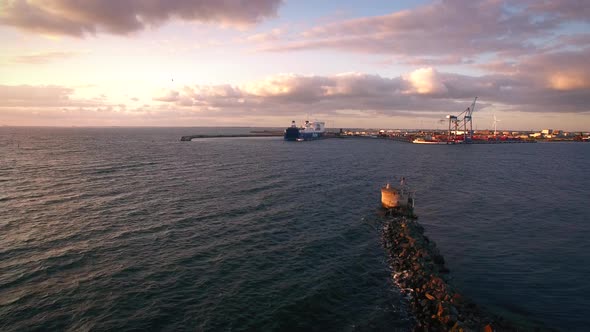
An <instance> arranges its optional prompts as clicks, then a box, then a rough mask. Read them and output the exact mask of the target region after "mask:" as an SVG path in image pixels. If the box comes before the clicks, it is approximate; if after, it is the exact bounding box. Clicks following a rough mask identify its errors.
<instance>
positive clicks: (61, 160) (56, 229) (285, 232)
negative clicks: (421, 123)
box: [0, 127, 590, 331]
mask: <svg viewBox="0 0 590 332" xmlns="http://www.w3.org/2000/svg"><path fill="white" fill-rule="evenodd" d="M249 130H250V129H244V128H237V129H236V128H233V129H232V128H226V129H207V128H193V129H187V128H185V129H153V128H151V129H148V128H144V129H122V128H111V129H97V128H95V129H89V128H81V129H78V128H70V129H49V128H45V129H44V128H6V127H5V128H0V155H1V156H2V157H1V159H0V330H2V331H24V330H106V329H111V330H118V331H123V330H168V331H178V330H191V331H195V330H197V331H200V330H203V331H218V330H238V331H239V330H317V331H324V330H333V331H342V330H344V331H368V330H385V329H389V330H394V329H400V330H406V329H408V328H409V327H410V326H411V321H410V315H409V314H408V313H407V309H406V307H405V301H404V300H403V298H402V296H401V295H400V294H399V292H398V290H397V289H396V288H395V286H393V285H392V283H391V281H390V276H389V271H388V268H387V264H386V262H385V254H384V251H383V250H382V248H381V247H380V244H379V236H380V234H379V227H380V225H379V217H378V211H379V209H378V206H379V198H380V196H379V195H380V194H379V187H380V185H382V184H383V183H384V182H385V181H386V180H388V179H391V178H393V177H394V176H399V175H404V176H406V177H407V178H408V179H409V182H410V184H411V185H412V187H413V188H415V189H416V190H417V194H416V196H417V213H418V214H419V215H420V222H421V223H422V224H423V225H424V226H425V228H426V232H427V235H429V236H430V237H431V238H432V239H434V240H435V241H436V242H437V243H438V245H439V247H440V249H441V251H442V252H443V254H444V255H445V258H446V260H447V263H448V265H449V267H450V269H451V275H452V276H453V278H454V280H453V282H454V283H455V284H456V285H457V286H459V287H460V289H461V290H462V291H463V293H465V294H466V295H467V296H469V297H471V298H472V299H474V300H475V301H476V302H477V303H479V304H481V305H484V306H487V307H489V308H491V309H492V310H494V311H496V312H500V313H503V314H505V315H507V316H510V317H515V318H517V319H526V320H529V321H537V322H540V323H542V324H544V325H545V326H548V327H555V328H558V329H564V330H571V329H579V328H583V327H584V326H586V325H587V324H589V323H590V318H588V317H587V315H585V314H584V310H582V309H583V308H585V307H586V306H587V305H588V304H590V301H589V300H588V299H587V294H590V278H587V275H588V274H589V273H590V240H589V239H588V238H589V235H590V224H589V223H590V210H589V209H588V201H589V198H590V195H588V188H589V187H590V176H589V175H588V172H587V165H588V162H589V161H590V145H588V144H586V145H584V144H583V143H555V144H541V143H540V144H514V145H476V146H416V145H411V144H404V143H396V142H391V141H381V140H370V139H352V140H339V139H330V140H323V141H315V142H305V143H291V142H283V141H282V140H281V139H280V138H246V139H204V140H199V141H193V142H179V141H178V140H179V137H180V136H181V135H186V134H199V133H205V134H206V133H211V132H247V131H249Z"/></svg>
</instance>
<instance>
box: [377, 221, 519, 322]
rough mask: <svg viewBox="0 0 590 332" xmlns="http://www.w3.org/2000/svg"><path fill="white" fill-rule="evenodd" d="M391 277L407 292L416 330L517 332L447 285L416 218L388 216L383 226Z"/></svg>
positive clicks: (445, 274) (442, 262)
mask: <svg viewBox="0 0 590 332" xmlns="http://www.w3.org/2000/svg"><path fill="white" fill-rule="evenodd" d="M383 246H384V247H385V249H386V250H387V253H388V256H389V261H390V264H391V268H392V274H393V279H394V281H395V283H396V284H397V285H398V286H399V287H400V289H402V291H403V292H404V293H406V294H407V295H409V302H410V303H409V305H410V308H411V310H412V311H413V312H414V315H415V318H416V326H415V329H414V330H416V331H486V332H488V331H516V330H518V329H517V328H515V327H514V326H511V325H510V324H509V323H508V322H506V321H504V320H502V319H501V318H500V317H497V316H494V315H491V314H489V313H486V312H484V311H483V310H481V309H480V308H479V307H478V306H477V305H475V304H474V303H473V302H472V301H470V300H468V299H466V298H464V297H463V296H462V295H461V294H459V293H458V292H457V291H456V290H454V289H453V287H451V285H449V283H448V282H447V281H448V280H449V275H448V274H449V270H448V269H447V268H446V267H445V260H444V258H443V256H442V255H441V254H440V252H439V250H438V249H437V248H436V245H435V243H434V242H433V241H431V240H430V239H429V238H428V237H426V236H425V235H424V228H423V227H422V226H421V225H420V224H418V222H417V221H416V220H415V219H410V218H406V217H389V218H388V219H387V220H386V221H385V223H384V227H383Z"/></svg>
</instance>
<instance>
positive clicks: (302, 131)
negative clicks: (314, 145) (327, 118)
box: [284, 120, 326, 142]
mask: <svg viewBox="0 0 590 332" xmlns="http://www.w3.org/2000/svg"><path fill="white" fill-rule="evenodd" d="M325 132H326V126H325V123H324V122H317V121H316V122H309V121H307V120H306V121H305V123H304V125H303V126H301V127H297V124H296V123H295V121H292V122H291V126H290V127H289V128H287V129H285V135H284V138H285V141H299V142H300V141H311V140H316V139H320V138H322V137H324V134H325Z"/></svg>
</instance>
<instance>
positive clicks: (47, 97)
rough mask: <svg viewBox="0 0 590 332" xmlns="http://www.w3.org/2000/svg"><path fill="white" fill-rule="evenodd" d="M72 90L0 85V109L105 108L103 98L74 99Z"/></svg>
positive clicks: (45, 86) (52, 86)
mask: <svg viewBox="0 0 590 332" xmlns="http://www.w3.org/2000/svg"><path fill="white" fill-rule="evenodd" d="M74 92H75V91H74V89H72V88H67V87H63V86H55V85H40V86H32V85H0V107H42V108H51V107H53V108H55V107H90V106H105V100H104V98H101V97H98V98H95V99H76V98H72V97H71V96H72V95H73V94H74Z"/></svg>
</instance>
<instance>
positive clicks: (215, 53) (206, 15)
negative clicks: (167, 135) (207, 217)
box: [0, 0, 590, 131]
mask: <svg viewBox="0 0 590 332" xmlns="http://www.w3.org/2000/svg"><path fill="white" fill-rule="evenodd" d="M0 40H1V41H2V43H0V126H163V127H168V126H248V127H286V126H288V125H289V124H290V123H291V120H296V121H297V122H301V121H303V120H306V119H309V120H319V121H325V122H327V125H328V127H332V128H444V127H445V124H444V121H443V119H444V118H445V116H446V115H447V114H459V113H461V112H462V111H463V110H465V109H466V108H467V107H468V106H469V105H470V104H471V103H472V101H473V99H474V98H475V97H478V99H477V104H476V108H475V111H474V113H473V123H474V128H475V129H491V128H493V121H494V120H493V119H494V116H495V117H496V119H498V122H497V126H498V130H501V129H504V130H540V129H545V128H551V129H562V130H568V131H589V130H590V6H589V5H588V2H587V0H553V1H549V0H514V1H500V0H440V1H426V0H423V1H390V0H389V1H381V0H363V1H352V0H346V1H344V0H341V1H332V0H324V1H317V0H316V1H307V0H224V1H220V0H192V1H191V0H84V1H76V0H0Z"/></svg>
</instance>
